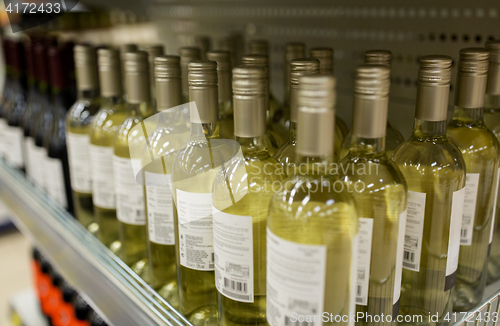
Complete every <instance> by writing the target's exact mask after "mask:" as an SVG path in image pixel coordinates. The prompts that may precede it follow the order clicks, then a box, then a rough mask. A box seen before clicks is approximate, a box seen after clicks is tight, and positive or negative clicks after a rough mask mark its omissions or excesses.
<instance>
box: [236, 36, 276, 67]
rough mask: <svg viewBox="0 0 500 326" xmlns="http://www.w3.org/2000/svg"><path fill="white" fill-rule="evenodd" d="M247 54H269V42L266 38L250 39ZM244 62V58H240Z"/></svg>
mask: <svg viewBox="0 0 500 326" xmlns="http://www.w3.org/2000/svg"><path fill="white" fill-rule="evenodd" d="M248 54H257V55H265V56H269V42H267V41H266V40H251V41H250V42H248ZM242 63H243V64H245V60H242Z"/></svg>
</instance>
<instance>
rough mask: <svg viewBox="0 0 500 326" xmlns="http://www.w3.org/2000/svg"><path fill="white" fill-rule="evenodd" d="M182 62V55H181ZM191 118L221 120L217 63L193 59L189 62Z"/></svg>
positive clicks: (202, 121) (207, 120) (196, 121)
mask: <svg viewBox="0 0 500 326" xmlns="http://www.w3.org/2000/svg"><path fill="white" fill-rule="evenodd" d="M181 62H182V57H181ZM188 72H189V73H188V82H189V100H190V102H194V103H196V105H192V106H191V116H190V120H191V122H193V123H214V122H217V121H218V120H219V96H218V87H217V81H218V78H217V63H216V62H215V61H191V62H190V63H189V64H188Z"/></svg>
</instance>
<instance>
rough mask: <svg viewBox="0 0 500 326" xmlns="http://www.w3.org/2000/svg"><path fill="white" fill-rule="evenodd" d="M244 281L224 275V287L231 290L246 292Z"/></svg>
mask: <svg viewBox="0 0 500 326" xmlns="http://www.w3.org/2000/svg"><path fill="white" fill-rule="evenodd" d="M247 286H248V285H247V283H246V282H237V281H233V280H230V279H228V278H226V277H224V287H225V288H226V289H228V290H231V291H233V292H239V293H247V292H248V287H247Z"/></svg>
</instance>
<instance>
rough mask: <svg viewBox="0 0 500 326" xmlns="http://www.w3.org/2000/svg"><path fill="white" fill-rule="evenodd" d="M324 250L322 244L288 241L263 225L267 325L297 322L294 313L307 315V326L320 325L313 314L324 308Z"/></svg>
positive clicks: (285, 325)
mask: <svg viewBox="0 0 500 326" xmlns="http://www.w3.org/2000/svg"><path fill="white" fill-rule="evenodd" d="M326 254H327V248H326V246H324V245H306V244H299V243H295V242H291V241H288V240H285V239H282V238H280V237H279V236H277V235H275V234H274V233H273V232H272V231H271V230H270V229H269V228H268V229H267V321H268V322H269V325H271V326H291V325H297V324H299V323H298V322H297V319H296V318H297V316H298V315H303V316H311V318H312V320H313V321H311V322H308V323H307V325H308V326H321V325H323V321H322V319H321V318H314V316H318V315H319V317H321V314H322V313H323V311H324V297H325V283H326V281H325V278H326ZM352 283H355V282H352ZM351 301H353V302H354V300H351ZM351 311H353V310H351Z"/></svg>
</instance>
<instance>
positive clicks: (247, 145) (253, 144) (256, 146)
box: [235, 136, 266, 154]
mask: <svg viewBox="0 0 500 326" xmlns="http://www.w3.org/2000/svg"><path fill="white" fill-rule="evenodd" d="M235 140H236V142H237V143H238V144H240V146H241V149H242V151H243V153H245V154H250V153H257V152H261V151H263V150H265V149H266V147H265V146H264V136H259V137H238V136H236V137H235Z"/></svg>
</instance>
